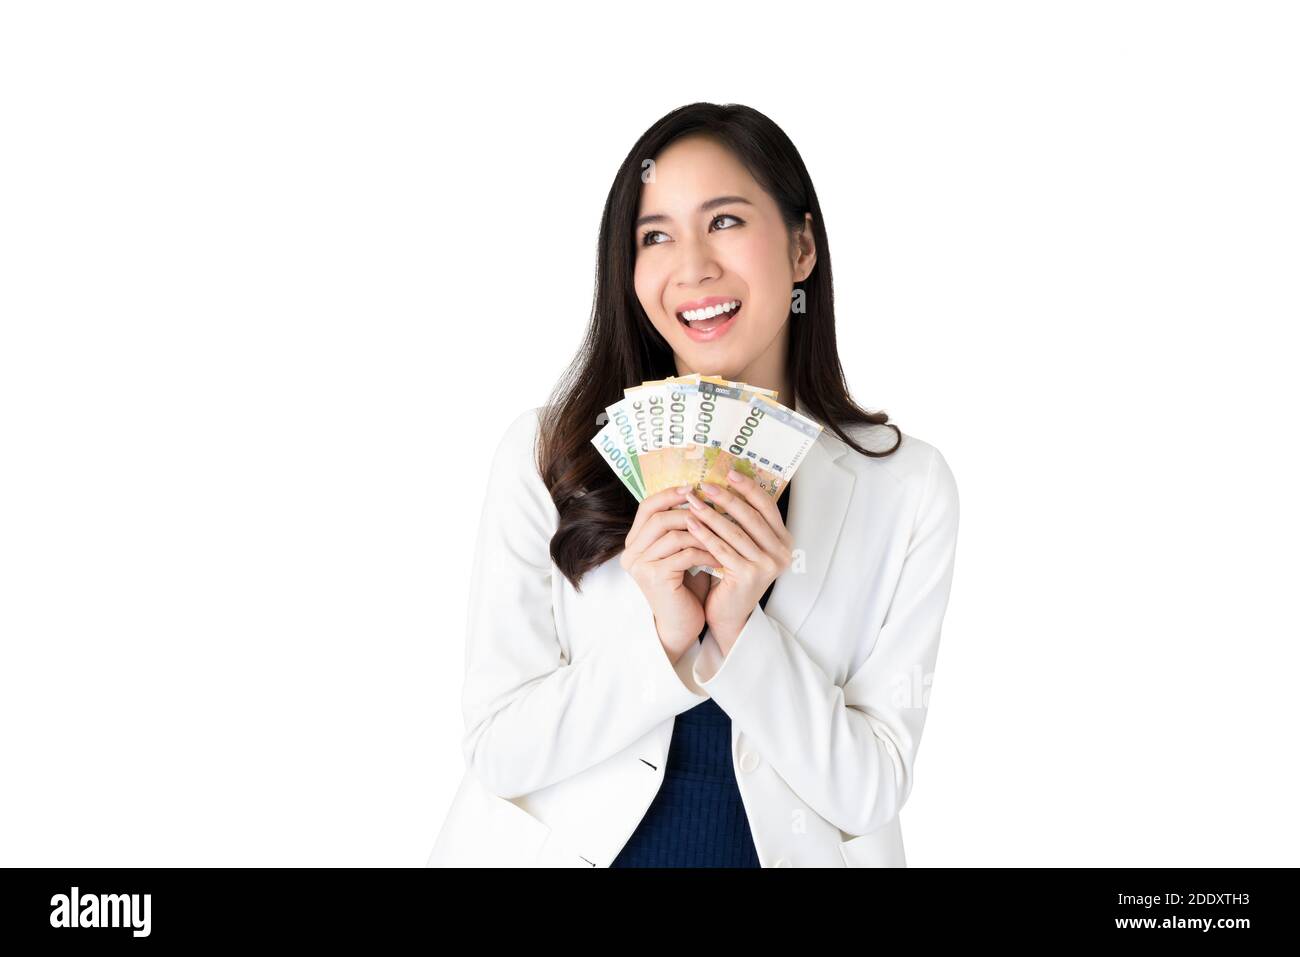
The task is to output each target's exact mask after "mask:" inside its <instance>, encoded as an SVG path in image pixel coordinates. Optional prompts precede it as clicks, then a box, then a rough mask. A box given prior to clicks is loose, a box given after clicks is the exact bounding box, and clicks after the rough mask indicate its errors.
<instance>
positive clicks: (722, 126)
mask: <svg viewBox="0 0 1300 957" xmlns="http://www.w3.org/2000/svg"><path fill="white" fill-rule="evenodd" d="M688 133H706V134H710V135H712V136H713V137H714V138H715V139H716V140H717V141H718V142H719V143H721V144H722V145H724V146H726V147H728V148H729V149H730V150H731V151H732V152H733V153H734V154H735V155H736V157H737V159H739V161H740V162H741V163H742V164H743V165H744V166H745V167H746V168H747V169H748V170H749V173H750V175H751V176H753V177H754V179H755V181H756V182H757V183H758V184H759V185H760V186H761V187H762V188H763V189H764V190H765V191H767V193H769V194H770V195H771V196H772V198H773V199H774V200H775V201H776V204H777V207H778V208H779V209H780V210H781V215H782V217H783V218H784V220H785V222H786V224H787V225H788V226H789V228H790V230H791V231H792V233H793V232H794V231H796V230H798V229H799V227H800V226H802V225H803V224H804V214H805V213H812V231H813V238H814V240H815V243H816V247H815V248H816V253H817V259H816V262H815V263H814V265H813V269H812V272H811V273H810V274H809V276H808V278H807V279H805V280H803V281H802V282H799V283H796V284H795V285H796V288H801V289H803V290H804V299H803V302H804V306H805V309H804V311H803V312H801V313H800V314H799V315H798V317H797V319H796V320H795V321H793V322H787V323H786V328H787V329H788V330H789V331H788V332H787V333H786V335H788V336H789V337H790V338H789V347H788V349H787V357H788V366H787V370H786V372H787V376H788V381H789V382H790V384H791V389H792V391H793V394H794V396H798V399H799V402H800V403H801V404H802V405H803V406H805V407H806V409H807V412H808V414H809V415H810V416H811V417H812V418H814V419H816V420H817V421H818V422H820V423H821V424H822V425H823V426H824V427H826V428H828V429H829V430H831V431H832V432H833V433H834V434H835V435H837V436H838V437H839V438H840V439H842V440H844V442H846V443H847V444H848V445H849V446H851V447H852V448H854V449H856V450H857V451H858V452H860V453H862V454H863V455H869V456H873V457H883V456H885V455H891V454H893V452H894V451H895V450H897V448H898V446H899V444H900V443H901V442H902V438H903V436H902V432H900V431H899V429H898V426H896V425H894V424H892V423H889V421H888V420H889V416H888V415H887V414H886V413H884V412H868V411H866V410H864V409H862V408H859V407H858V405H857V404H856V403H855V402H854V401H853V399H852V398H851V397H850V395H849V390H848V385H847V383H846V382H845V379H844V370H843V368H842V367H841V365H840V357H839V351H838V349H837V347H836V344H835V305H834V292H833V289H832V284H831V253H830V245H829V244H828V242H827V240H826V229H825V227H824V226H823V224H822V213H821V207H820V206H819V205H818V203H817V192H816V191H815V190H814V189H813V185H812V180H811V179H810V178H809V176H808V170H807V169H806V168H805V167H804V164H803V159H802V158H801V157H800V156H799V151H798V150H796V149H795V147H794V144H793V143H792V142H790V138H789V137H788V136H786V135H785V133H784V132H782V130H781V128H780V127H778V126H777V125H776V124H775V123H773V122H772V121H771V120H770V119H768V118H767V117H766V116H764V115H763V114H762V113H760V112H758V111H757V110H755V109H751V108H750V107H748V106H741V105H738V104H722V105H720V104H716V103H692V104H690V105H688V106H683V107H680V108H678V109H676V110H673V111H672V112H671V113H668V114H667V115H666V116H664V117H663V118H662V119H660V120H658V121H657V122H656V123H655V124H654V125H653V126H651V127H650V129H648V130H646V132H645V133H643V134H642V135H641V138H640V139H639V140H637V141H636V144H635V145H634V146H633V147H632V149H631V150H630V151H629V152H628V154H627V157H626V158H625V159H624V160H623V163H622V165H621V166H620V167H619V169H618V173H617V174H616V175H615V177H614V183H613V185H612V186H611V187H610V190H609V196H608V197H607V198H606V200H605V210H604V213H603V214H602V215H601V218H600V240H599V245H598V253H597V261H596V292H595V301H594V303H593V305H592V311H591V322H590V324H589V325H588V326H587V334H586V337H585V338H584V340H583V342H582V345H581V347H580V349H579V350H578V354H577V356H576V357H575V358H574V360H573V362H572V363H571V364H570V366H569V368H568V369H567V370H566V371H565V372H564V374H563V375H562V376H561V377H560V380H559V382H558V383H557V384H556V386H555V389H554V391H553V392H552V393H551V396H550V398H549V401H548V402H547V404H546V405H545V406H544V407H543V409H542V412H541V419H540V423H539V442H538V444H537V452H538V459H537V467H538V469H539V471H540V473H541V476H542V479H543V480H544V481H545V483H546V486H547V488H548V489H549V490H550V494H551V499H552V500H553V501H554V502H555V507H556V509H557V510H558V512H559V515H560V521H559V527H558V529H557V530H556V532H555V534H554V536H553V537H552V538H551V558H552V560H553V561H554V562H555V564H556V566H557V567H558V568H559V569H560V571H561V572H562V573H563V574H564V576H565V578H567V579H568V580H569V581H570V582H571V583H572V584H573V586H574V588H575V589H578V590H581V579H582V577H583V575H584V574H585V573H586V572H587V571H589V570H590V569H592V568H595V567H597V566H599V565H601V564H604V563H605V562H606V561H608V560H609V559H611V558H613V557H614V556H616V555H618V554H619V553H620V552H621V551H622V550H623V548H624V546H625V540H626V538H627V533H628V531H629V530H630V529H631V527H632V520H633V518H634V517H635V516H636V510H637V505H638V503H637V501H636V499H635V498H633V497H632V495H631V494H629V493H628V490H627V489H626V488H625V487H624V485H623V484H622V482H620V481H619V479H618V477H617V476H616V475H615V474H614V473H613V471H612V470H611V469H610V468H609V466H608V465H606V464H605V462H604V461H603V460H602V459H601V457H600V454H599V453H598V452H597V450H596V448H595V447H594V446H593V445H592V444H591V437H592V436H593V435H595V434H596V432H598V431H599V430H600V428H601V425H602V424H603V423H604V421H605V419H604V417H603V416H604V412H605V407H606V406H608V405H611V404H612V403H614V402H616V401H617V400H619V399H621V398H622V397H623V390H624V389H626V388H629V387H631V386H635V385H640V384H641V383H642V382H646V381H649V380H653V379H666V378H669V377H671V376H675V375H677V367H676V363H675V362H674V361H673V352H672V349H671V347H670V346H669V345H668V343H667V342H666V341H665V340H664V338H663V337H662V336H661V335H660V334H659V331H658V330H657V329H655V327H654V324H653V323H652V322H651V321H650V317H649V316H647V315H646V314H645V310H644V309H642V308H641V303H640V301H639V300H638V299H637V296H636V292H635V289H634V286H633V273H634V270H635V268H636V246H635V238H634V236H635V232H636V227H635V223H636V216H637V209H638V206H639V204H640V201H641V186H642V179H641V170H642V163H643V161H644V160H646V159H653V158H655V157H657V156H658V155H659V153H660V151H662V150H663V149H664V148H665V147H667V146H668V145H669V144H670V143H672V142H673V141H674V140H676V139H678V138H679V137H682V136H685V135H686V134H688ZM793 298H795V297H792V299H793ZM777 401H779V402H782V403H783V404H788V405H789V406H790V407H791V408H793V407H794V399H793V397H792V396H785V395H782V396H778V397H777ZM854 424H861V425H885V424H888V425H889V427H890V428H892V429H893V430H894V431H895V432H896V433H898V441H897V442H895V443H894V447H893V448H892V449H890V450H889V451H887V452H877V451H872V450H869V449H865V448H862V447H861V446H860V445H858V444H857V443H856V442H855V441H854V440H853V439H852V438H851V437H850V436H849V435H848V434H846V432H845V430H844V426H848V425H854Z"/></svg>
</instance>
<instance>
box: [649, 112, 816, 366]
mask: <svg viewBox="0 0 1300 957" xmlns="http://www.w3.org/2000/svg"><path fill="white" fill-rule="evenodd" d="M653 172H654V176H653V180H652V181H651V182H647V183H645V184H643V186H642V188H641V202H640V207H639V209H638V211H637V217H638V222H637V226H636V233H635V236H634V242H635V246H636V270H635V276H634V285H635V287H636V295H637V299H639V300H640V302H641V308H643V309H644V310H645V312H646V315H647V316H649V317H650V321H651V322H653V323H654V326H655V328H656V329H658V330H659V334H660V335H662V336H663V337H664V339H665V340H666V341H667V342H668V344H669V346H671V347H672V350H673V353H674V355H675V357H676V361H677V373H678V375H683V374H685V373H687V372H700V373H704V374H706V375H720V376H723V377H724V378H727V379H736V380H740V381H744V382H749V383H751V384H753V385H761V386H765V387H767V388H776V389H778V390H780V389H782V385H781V383H782V382H783V376H784V370H785V346H786V321H787V320H788V319H789V317H790V301H791V294H792V291H793V289H794V283H796V282H799V281H801V280H803V279H805V278H807V276H808V274H809V273H810V272H811V271H812V267H813V263H814V261H815V250H814V249H813V245H812V228H811V222H812V216H811V214H809V215H807V216H806V217H805V225H804V230H803V233H802V234H801V242H800V243H799V244H797V245H796V243H795V241H794V234H792V232H791V231H790V230H789V229H788V227H787V226H786V224H785V223H784V222H783V221H782V219H781V213H780V210H779V209H778V208H777V205H776V201H775V200H773V199H772V197H771V196H769V195H768V194H767V193H766V192H764V191H763V189H762V188H761V187H760V186H759V185H758V183H757V182H756V181H755V180H754V178H753V177H752V176H751V175H750V174H749V171H748V170H747V169H745V167H744V165H742V164H741V162H740V161H739V160H738V159H737V158H736V157H735V155H734V154H733V153H732V152H731V151H730V150H728V149H727V148H726V147H724V146H722V145H721V144H719V143H718V142H717V141H716V140H713V139H712V138H710V137H707V136H704V135H698V134H694V135H690V136H686V137H683V138H681V139H679V140H676V141H674V142H673V143H671V144H670V145H669V146H668V147H667V148H665V149H664V150H663V152H661V153H660V154H659V155H658V156H657V157H655V163H654V167H653ZM737 303H738V304H739V305H738V306H735V307H734V308H732V306H733V305H734V304H737ZM697 306H698V307H703V309H704V311H696V310H695V307H697ZM683 310H686V311H687V315H689V316H691V317H693V318H697V319H700V320H702V321H701V322H699V324H697V325H693V326H690V325H687V324H686V323H685V322H683V318H682V312H683ZM708 310H713V311H717V312H719V315H718V316H717V318H706V317H707V316H708Z"/></svg>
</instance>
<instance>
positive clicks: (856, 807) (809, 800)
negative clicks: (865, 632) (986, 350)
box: [694, 449, 959, 836]
mask: <svg viewBox="0 0 1300 957" xmlns="http://www.w3.org/2000/svg"><path fill="white" fill-rule="evenodd" d="M958 505H959V503H958V497H957V485H956V482H955V480H954V478H953V474H952V471H951V470H950V469H949V467H948V463H947V461H946V460H945V459H944V458H943V456H942V454H940V453H939V451H938V449H935V450H934V452H933V454H932V456H931V459H930V464H929V466H928V468H927V472H926V479H925V485H924V490H923V492H922V494H921V499H920V503H919V505H918V508H917V513H916V516H915V518H914V519H913V523H912V531H911V536H910V539H909V542H908V547H907V552H906V555H905V558H904V560H903V566H902V570H901V572H900V576H899V579H898V584H897V588H896V590H895V592H894V595H893V598H892V599H891V602H890V605H889V609H888V611H887V613H886V615H885V618H884V622H883V624H882V625H881V628H880V632H879V635H878V636H877V638H876V642H875V644H874V645H873V647H872V649H871V651H870V653H869V654H868V656H867V659H866V661H865V662H864V663H863V664H862V665H861V666H860V667H859V668H858V670H857V671H856V672H854V673H853V674H852V675H850V676H849V679H848V681H847V682H846V683H845V684H844V686H843V687H840V686H839V685H837V684H835V683H834V682H833V681H832V680H831V679H830V678H829V677H828V676H827V675H826V673H825V672H824V671H823V670H822V669H821V668H820V667H819V666H818V665H817V663H816V662H815V661H814V660H813V659H812V658H811V657H810V656H809V655H808V653H807V652H806V651H805V650H804V648H803V646H802V645H801V644H800V643H799V642H798V641H797V640H795V637H794V635H793V634H791V632H790V630H789V629H788V628H787V627H786V626H785V625H784V624H782V623H781V622H780V621H777V620H776V619H775V618H773V617H771V616H770V615H768V614H766V613H765V611H764V610H763V608H762V607H756V608H755V609H754V611H753V613H752V614H751V615H750V617H749V619H748V621H747V622H746V624H745V627H744V629H743V630H742V631H741V632H740V635H739V637H738V638H737V639H736V641H735V643H734V644H733V645H732V647H731V650H730V651H729V652H728V653H727V654H726V656H725V657H724V656H723V655H722V653H721V650H720V649H719V647H718V644H717V640H716V639H715V638H714V637H713V635H712V633H711V631H710V633H709V634H706V635H705V648H704V650H703V651H702V652H701V654H700V656H699V658H698V659H697V661H696V664H695V666H694V677H695V679H696V681H697V682H698V683H699V685H700V687H702V688H703V689H705V691H707V692H708V693H709V694H710V695H712V697H713V698H714V700H716V701H717V702H718V705H719V707H721V708H722V709H723V710H724V711H726V712H727V714H728V715H730V717H731V719H732V720H733V721H734V722H735V723H736V725H737V727H738V728H739V729H740V730H742V731H743V732H744V733H745V734H746V735H748V736H749V737H751V738H752V739H753V740H754V742H755V744H756V745H757V747H758V748H759V749H760V751H761V753H762V754H763V756H764V759H765V760H767V761H768V762H769V763H770V764H771V765H772V767H773V768H774V769H775V770H776V771H777V773H778V774H780V775H781V777H782V778H783V779H784V780H785V782H786V783H787V784H788V785H789V786H790V788H791V790H793V791H794V792H795V794H797V795H799V797H800V799H801V800H803V801H804V802H805V803H806V804H807V805H808V806H809V807H810V808H812V809H813V810H814V811H815V812H816V813H817V814H819V815H821V816H822V817H823V818H825V819H826V820H827V821H829V822H830V823H832V824H834V825H835V826H836V827H838V828H839V829H840V830H841V831H843V832H844V833H846V834H849V835H854V836H861V835H863V834H869V833H870V832H872V831H874V830H876V829H877V828H879V827H881V826H883V825H885V824H887V823H889V821H890V820H891V819H893V817H894V816H895V815H896V814H897V813H898V812H899V810H900V809H901V808H902V806H903V803H904V802H905V801H906V800H907V797H908V794H909V793H910V792H911V789H912V767H913V763H914V762H915V760H916V752H917V747H918V745H919V744H920V740H921V729H922V726H923V725H924V723H925V715H926V707H925V705H926V701H925V699H924V696H923V694H922V693H919V692H918V691H917V690H916V689H917V687H918V686H919V685H921V682H920V681H918V680H917V676H918V675H919V676H930V675H932V674H933V672H934V666H935V660H936V657H937V655H938V650H939V632H940V626H941V624H942V621H943V616H944V612H945V611H946V609H947V605H948V595H949V591H950V588H951V585H952V575H953V562H954V556H955V552H956V546H957V524H958V511H959V508H958Z"/></svg>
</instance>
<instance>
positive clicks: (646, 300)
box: [632, 259, 677, 336]
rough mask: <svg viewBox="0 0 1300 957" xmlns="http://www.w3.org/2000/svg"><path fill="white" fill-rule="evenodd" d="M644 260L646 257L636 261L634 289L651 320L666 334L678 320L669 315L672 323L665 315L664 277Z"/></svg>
mask: <svg viewBox="0 0 1300 957" xmlns="http://www.w3.org/2000/svg"><path fill="white" fill-rule="evenodd" d="M644 262H645V260H644V259H638V260H637V262H636V266H635V268H634V269H633V272H632V289H633V291H634V292H636V298H637V301H638V302H640V303H641V308H642V309H644V310H645V314H646V315H647V316H649V317H650V321H651V322H652V323H653V324H654V326H655V328H656V329H658V330H659V331H660V333H662V334H664V335H665V336H666V335H667V333H668V331H669V330H670V329H671V328H672V325H675V324H676V322H677V320H676V319H675V318H673V317H671V316H669V317H667V319H672V320H673V322H672V324H669V323H668V321H667V319H666V318H665V317H664V308H665V307H664V304H663V289H664V280H663V277H662V276H660V275H658V274H657V273H656V272H655V271H654V270H653V269H651V268H649V267H648V266H645V265H643V264H644Z"/></svg>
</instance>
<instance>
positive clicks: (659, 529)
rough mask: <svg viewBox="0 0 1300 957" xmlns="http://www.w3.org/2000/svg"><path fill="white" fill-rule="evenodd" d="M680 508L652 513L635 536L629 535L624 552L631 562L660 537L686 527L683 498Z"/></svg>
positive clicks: (685, 510)
mask: <svg viewBox="0 0 1300 957" xmlns="http://www.w3.org/2000/svg"><path fill="white" fill-rule="evenodd" d="M681 505H682V507H680V508H678V507H669V508H665V509H662V510H660V511H657V512H655V513H653V514H652V515H651V516H650V517H649V518H647V519H646V520H645V521H644V522H642V524H641V527H640V528H639V529H638V530H637V532H636V534H635V535H631V534H629V536H628V544H627V546H626V551H627V553H628V557H629V558H630V559H631V560H632V561H636V560H637V559H638V558H640V557H641V554H642V553H643V552H644V551H645V550H646V549H647V548H649V547H650V546H651V545H653V544H654V543H655V542H656V541H657V540H658V539H659V538H660V536H662V535H664V534H666V533H667V532H669V531H671V530H673V529H675V528H685V527H686V513H687V512H688V511H689V509H688V508H686V507H685V506H686V501H685V497H684V496H683V499H682V503H681Z"/></svg>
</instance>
